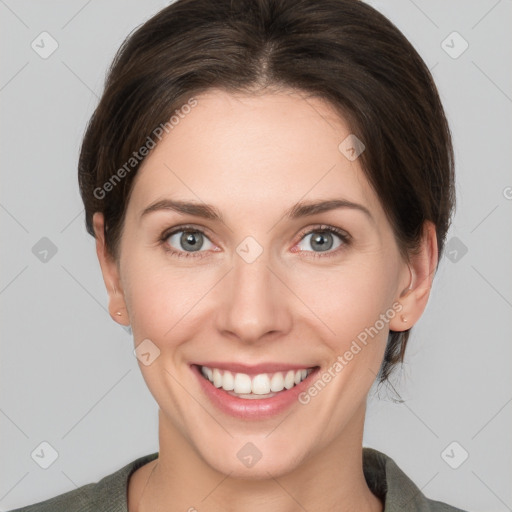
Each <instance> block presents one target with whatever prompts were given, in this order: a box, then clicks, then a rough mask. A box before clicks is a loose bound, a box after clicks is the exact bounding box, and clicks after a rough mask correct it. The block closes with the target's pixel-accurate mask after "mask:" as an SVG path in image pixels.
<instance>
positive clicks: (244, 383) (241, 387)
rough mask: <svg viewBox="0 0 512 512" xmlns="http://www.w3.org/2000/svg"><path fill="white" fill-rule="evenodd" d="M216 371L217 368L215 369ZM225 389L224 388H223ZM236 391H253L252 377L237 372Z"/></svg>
mask: <svg viewBox="0 0 512 512" xmlns="http://www.w3.org/2000/svg"><path fill="white" fill-rule="evenodd" d="M214 371H215V370H214ZM222 389H224V388H222ZM233 391H234V392H235V393H250V392H251V377H249V375H246V374H245V373H237V374H236V375H235V387H234V389H233Z"/></svg>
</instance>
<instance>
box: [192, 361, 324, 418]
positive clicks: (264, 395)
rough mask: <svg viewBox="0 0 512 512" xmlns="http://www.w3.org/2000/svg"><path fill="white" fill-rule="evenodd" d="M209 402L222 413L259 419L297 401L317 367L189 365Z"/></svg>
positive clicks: (223, 364)
mask: <svg viewBox="0 0 512 512" xmlns="http://www.w3.org/2000/svg"><path fill="white" fill-rule="evenodd" d="M191 369H192V370H193V372H194V373H195V374H196V376H197V377H198V379H199V381H200V385H201V388H202V390H203V391H204V392H205V394H206V396H207V397H208V398H209V399H210V401H211V402H212V403H213V404H214V405H216V406H217V407H218V408H219V409H221V410H222V411H223V412H225V413H228V414H229V415H231V416H236V417H239V418H245V419H249V418H250V419H263V418H268V417H270V416H273V415H275V414H278V413H280V412H282V411H283V410H284V409H287V408H288V407H289V406H291V405H292V404H293V403H294V402H298V395H299V394H300V393H301V392H302V391H304V390H305V389H306V388H307V387H308V386H309V383H310V382H311V375H313V374H315V373H317V372H318V371H319V369H320V367H319V366H313V367H309V366H303V367H300V366H287V365H278V364H267V365H258V366H253V367H249V366H245V365H238V364H229V363H208V364H192V365H191Z"/></svg>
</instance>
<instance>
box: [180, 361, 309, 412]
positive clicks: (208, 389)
mask: <svg viewBox="0 0 512 512" xmlns="http://www.w3.org/2000/svg"><path fill="white" fill-rule="evenodd" d="M190 368H191V369H192V371H193V372H194V373H195V375H196V376H197V378H198V380H199V384H200V386H201V388H202V390H203V391H204V393H205V394H206V396H207V397H208V398H209V399H210V400H211V402H213V404H214V405H216V406H217V407H218V408H219V409H220V410H221V411H222V412H224V413H226V414H229V415H230V416H234V417H236V418H243V419H251V420H258V419H265V418H270V417H272V416H276V415H278V414H280V413H282V412H283V411H285V410H286V409H288V408H289V407H290V406H291V405H292V404H293V403H299V400H298V396H299V394H300V393H302V392H303V391H305V390H306V388H307V387H308V386H309V383H310V382H311V381H310V379H311V377H312V376H314V375H316V373H317V372H318V371H319V368H318V367H317V368H315V369H314V370H313V371H312V372H311V373H310V374H309V375H308V376H307V377H306V378H305V379H304V380H303V381H302V382H300V383H299V384H297V385H295V386H294V387H293V388H291V389H285V390H283V391H280V392H278V393H276V394H275V395H274V396H273V397H271V398H255V399H245V398H238V397H236V396H233V395H230V394H229V393H228V392H227V391H224V390H223V389H222V388H216V387H215V386H214V385H213V384H212V383H211V382H210V381H209V380H208V379H206V378H205V377H204V376H203V374H202V373H201V369H200V367H199V366H197V365H195V364H193V365H191V366H190Z"/></svg>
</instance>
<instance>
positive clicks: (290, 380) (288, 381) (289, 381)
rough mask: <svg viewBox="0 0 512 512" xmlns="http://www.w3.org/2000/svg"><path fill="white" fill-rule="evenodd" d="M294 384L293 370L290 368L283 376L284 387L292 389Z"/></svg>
mask: <svg viewBox="0 0 512 512" xmlns="http://www.w3.org/2000/svg"><path fill="white" fill-rule="evenodd" d="M294 384H295V372H294V371H293V370H290V371H289V372H288V373H287V374H286V377H285V378H284V387H285V388H286V389H292V388H293V386H294Z"/></svg>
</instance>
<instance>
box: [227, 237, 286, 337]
mask: <svg viewBox="0 0 512 512" xmlns="http://www.w3.org/2000/svg"><path fill="white" fill-rule="evenodd" d="M271 263H272V262H271V258H270V253H269V251H268V250H264V248H263V246H262V245H260V244H259V243H258V242H257V241H256V240H255V239H254V238H252V237H247V238H246V239H245V240H244V241H242V242H241V243H240V244H239V245H238V247H237V248H236V254H233V269H232V271H231V272H230V279H229V280H228V283H227V288H226V291H225V293H226V295H225V299H224V300H223V301H222V306H221V308H222V311H221V312H219V313H220V314H219V315H218V316H217V318H218V320H219V322H220V324H219V326H218V327H219V329H220V330H221V331H224V332H231V333H232V334H234V335H236V336H237V337H238V338H239V339H240V340H241V341H245V342H251V341H257V340H258V339H260V338H261V337H263V336H265V334H268V333H271V332H272V333H275V332H281V333H282V332H285V331H286V330H288V329H289V327H290V323H291V318H290V312H289V311H288V309H287V302H286V301H285V300H284V297H283V290H281V289H280V283H279V281H278V280H277V279H276V277H275V276H274V274H273V272H272V271H271V270H270V267H271ZM281 287H282V285H281Z"/></svg>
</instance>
